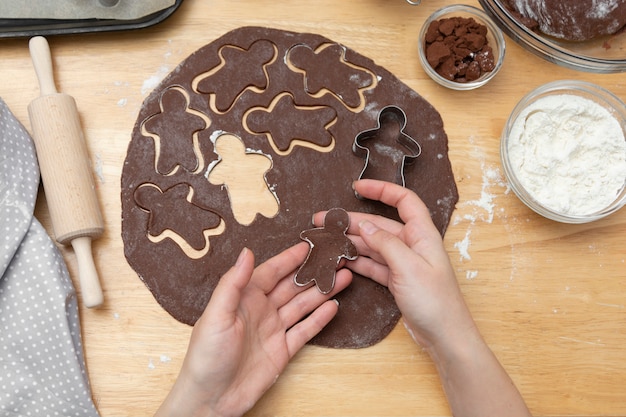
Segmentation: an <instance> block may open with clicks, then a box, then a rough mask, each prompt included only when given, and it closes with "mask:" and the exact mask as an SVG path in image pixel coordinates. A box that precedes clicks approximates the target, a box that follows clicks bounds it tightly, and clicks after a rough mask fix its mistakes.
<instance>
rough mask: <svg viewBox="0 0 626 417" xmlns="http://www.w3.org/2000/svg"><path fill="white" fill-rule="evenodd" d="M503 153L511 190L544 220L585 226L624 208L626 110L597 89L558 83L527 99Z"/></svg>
mask: <svg viewBox="0 0 626 417" xmlns="http://www.w3.org/2000/svg"><path fill="white" fill-rule="evenodd" d="M500 155H501V158H502V165H503V167H504V171H505V175H506V177H507V180H508V182H509V185H510V187H511V189H512V190H513V192H514V193H515V194H516V195H517V196H518V197H519V199H520V200H521V201H522V202H524V203H525V204H526V205H527V206H528V207H530V208H531V209H532V210H534V211H535V212H537V213H538V214H540V215H542V216H544V217H546V218H549V219H552V220H555V221H559V222H563V223H587V222H591V221H594V220H598V219H601V218H603V217H606V216H608V215H610V214H612V213H614V212H615V211H617V210H619V209H620V208H621V207H623V206H624V205H625V204H626V106H625V105H624V103H623V102H622V101H621V100H620V99H619V98H618V97H617V96H615V95H614V94H613V93H611V92H609V91H608V90H605V89H604V88H602V87H599V86H597V85H595V84H591V83H587V82H582V81H574V80H561V81H554V82H551V83H548V84H545V85H543V86H541V87H539V88H537V89H536V90H534V91H532V92H530V93H529V94H527V95H526V96H525V97H523V98H522V99H521V100H520V102H519V103H518V104H517V105H516V107H515V108H514V109H513V111H512V113H511V115H510V117H509V119H508V120H507V122H506V125H505V127H504V130H503V132H502V138H501V148H500Z"/></svg>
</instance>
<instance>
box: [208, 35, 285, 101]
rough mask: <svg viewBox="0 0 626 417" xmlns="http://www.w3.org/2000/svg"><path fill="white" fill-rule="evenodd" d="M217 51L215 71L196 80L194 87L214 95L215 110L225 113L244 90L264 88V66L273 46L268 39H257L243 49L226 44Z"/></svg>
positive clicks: (273, 50) (270, 58)
mask: <svg viewBox="0 0 626 417" xmlns="http://www.w3.org/2000/svg"><path fill="white" fill-rule="evenodd" d="M219 53H220V57H221V59H222V63H221V64H220V66H219V67H218V69H217V71H216V72H214V73H212V74H210V75H209V76H208V77H205V78H203V79H201V80H200V81H199V82H198V86H197V90H198V91H199V92H200V93H206V94H215V106H216V107H217V110H218V111H219V112H226V111H227V110H228V109H229V108H230V107H231V106H232V105H233V103H234V102H235V100H236V99H237V97H239V96H240V95H241V94H243V92H244V91H246V90H247V89H250V88H256V89H259V90H264V89H266V88H267V85H268V78H267V73H266V72H265V66H266V65H268V64H269V63H270V62H272V60H273V59H274V58H275V49H274V44H273V43H272V42H270V41H267V40H264V39H260V40H258V41H256V42H254V43H253V44H252V45H250V48H249V49H247V50H246V49H240V48H239V47H236V46H231V45H226V46H224V47H223V48H222V49H221V50H220V52H219ZM233 74H236V76H233Z"/></svg>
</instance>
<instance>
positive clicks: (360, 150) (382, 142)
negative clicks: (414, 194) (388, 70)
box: [352, 106, 422, 187]
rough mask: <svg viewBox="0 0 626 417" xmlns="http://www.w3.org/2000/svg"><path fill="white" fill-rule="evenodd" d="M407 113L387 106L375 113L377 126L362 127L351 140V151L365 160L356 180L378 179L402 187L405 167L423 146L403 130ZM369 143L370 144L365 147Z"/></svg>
mask: <svg viewBox="0 0 626 417" xmlns="http://www.w3.org/2000/svg"><path fill="white" fill-rule="evenodd" d="M406 120H407V118H406V113H405V112H404V110H402V109H401V108H400V107H397V106H387V107H384V108H383V109H382V110H380V112H379V113H378V125H377V127H375V128H374V129H368V130H364V131H362V132H361V133H359V134H358V135H356V137H355V139H354V143H353V145H352V151H353V152H354V153H355V155H357V156H359V157H361V158H363V159H365V164H364V166H363V170H362V171H361V174H360V175H359V179H365V178H368V179H379V180H384V181H389V182H394V183H396V184H398V185H402V186H403V187H404V186H405V179H404V167H405V166H406V165H410V164H412V163H413V162H415V160H416V159H417V157H419V156H420V155H421V153H422V147H421V146H420V144H419V143H417V141H416V140H415V139H413V138H412V137H411V136H409V135H407V134H406V133H405V132H404V129H405V127H406ZM368 142H371V143H370V145H369V146H366V144H367V143H368Z"/></svg>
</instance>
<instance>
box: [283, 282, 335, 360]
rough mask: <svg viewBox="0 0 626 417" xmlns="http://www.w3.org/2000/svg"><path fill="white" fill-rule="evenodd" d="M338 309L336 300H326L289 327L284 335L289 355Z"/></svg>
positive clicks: (305, 341) (320, 327) (311, 336)
mask: <svg viewBox="0 0 626 417" xmlns="http://www.w3.org/2000/svg"><path fill="white" fill-rule="evenodd" d="M316 291H317V290H316ZM338 309H339V305H338V304H337V302H335V301H334V300H329V301H326V302H325V303H324V304H322V305H321V306H319V307H318V308H317V309H316V310H315V311H313V312H312V313H311V314H310V315H309V316H308V317H307V318H306V319H304V320H302V321H301V322H299V323H298V324H296V325H295V326H293V327H292V328H291V329H289V330H288V331H287V334H286V335H285V339H286V343H287V351H288V353H289V357H290V358H293V357H294V355H295V354H296V353H298V351H299V350H300V349H302V347H303V346H304V345H305V344H306V343H307V342H308V341H309V340H311V339H312V338H313V337H314V336H315V335H317V334H318V333H319V332H320V331H321V330H322V329H323V328H324V327H325V326H326V325H327V324H328V323H329V322H330V321H331V320H332V319H333V317H335V315H336V314H337V311H338Z"/></svg>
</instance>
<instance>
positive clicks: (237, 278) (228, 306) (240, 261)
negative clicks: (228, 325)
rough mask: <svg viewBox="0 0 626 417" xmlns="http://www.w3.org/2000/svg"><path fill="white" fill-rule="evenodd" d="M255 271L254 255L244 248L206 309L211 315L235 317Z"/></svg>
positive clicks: (222, 279) (214, 292) (216, 288)
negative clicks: (245, 289)
mask: <svg viewBox="0 0 626 417" xmlns="http://www.w3.org/2000/svg"><path fill="white" fill-rule="evenodd" d="M253 270H254V254H253V253H252V251H250V250H249V249H248V248H243V250H242V251H241V253H240V254H239V257H238V258H237V262H236V263H235V265H234V266H233V267H232V268H230V269H229V270H228V271H227V272H226V273H225V274H224V275H223V276H222V278H221V279H220V281H219V282H218V283H217V286H216V287H215V290H214V291H213V295H212V296H211V300H210V301H209V304H208V305H207V307H206V310H207V311H210V312H211V313H210V314H213V312H215V313H216V314H219V315H220V316H221V315H224V317H229V316H232V317H234V314H235V311H236V310H237V308H238V306H239V301H240V300H241V293H242V291H243V290H244V288H245V287H246V286H247V285H248V283H249V282H250V278H251V276H252V272H253Z"/></svg>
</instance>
